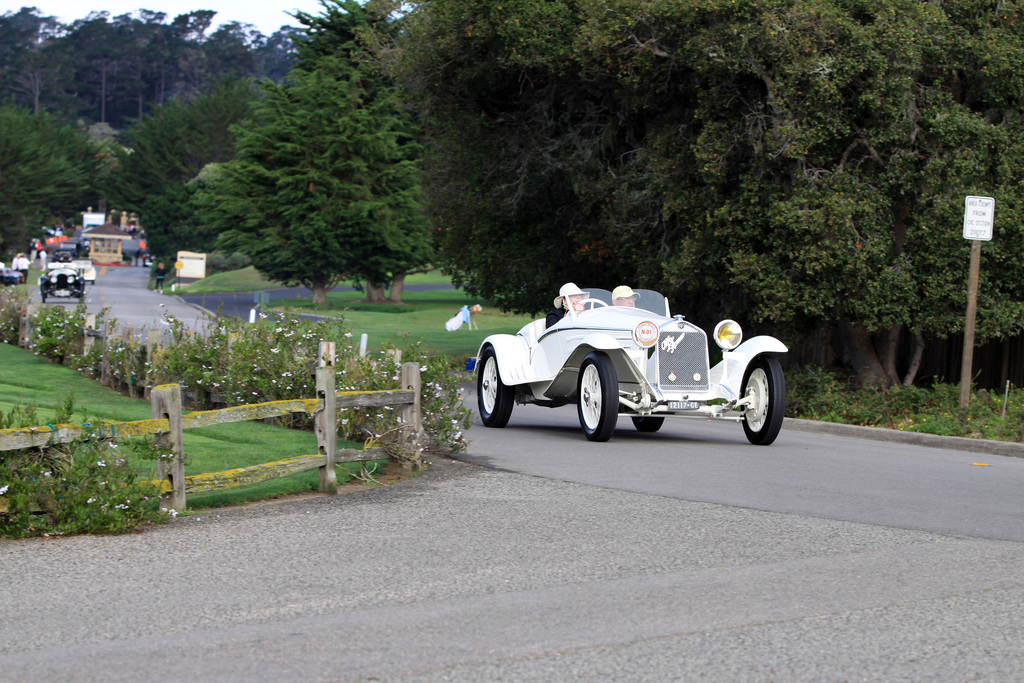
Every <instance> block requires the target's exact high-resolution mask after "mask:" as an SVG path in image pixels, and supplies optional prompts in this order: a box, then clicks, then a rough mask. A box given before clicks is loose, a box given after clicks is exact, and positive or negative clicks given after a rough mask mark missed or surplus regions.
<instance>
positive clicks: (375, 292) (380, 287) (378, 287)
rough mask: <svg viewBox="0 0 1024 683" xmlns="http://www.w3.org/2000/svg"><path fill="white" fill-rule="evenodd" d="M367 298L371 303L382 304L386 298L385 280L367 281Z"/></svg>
mask: <svg viewBox="0 0 1024 683" xmlns="http://www.w3.org/2000/svg"><path fill="white" fill-rule="evenodd" d="M366 300H367V301H368V302H369V303H371V304H382V303H384V302H385V301H386V300H385V298H384V283H383V282H367V283H366Z"/></svg>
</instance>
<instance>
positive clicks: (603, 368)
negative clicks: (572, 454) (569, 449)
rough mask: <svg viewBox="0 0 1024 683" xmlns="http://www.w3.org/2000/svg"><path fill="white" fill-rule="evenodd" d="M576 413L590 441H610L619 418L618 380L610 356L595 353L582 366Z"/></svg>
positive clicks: (578, 383) (577, 386) (588, 355)
mask: <svg viewBox="0 0 1024 683" xmlns="http://www.w3.org/2000/svg"><path fill="white" fill-rule="evenodd" d="M576 389H577V404H576V405H577V411H578V413H579V417H580V426H581V427H583V433H584V434H586V435H587V438H588V439H589V440H591V441H607V440H608V439H610V438H611V437H612V433H613V432H614V431H615V422H616V421H617V420H618V418H619V378H618V375H617V374H616V372H615V365H614V364H613V363H612V361H611V359H610V358H609V357H608V354H605V353H600V352H598V351H593V352H591V353H589V354H587V357H586V358H584V359H583V364H582V365H580V376H579V380H578V381H577V385H576Z"/></svg>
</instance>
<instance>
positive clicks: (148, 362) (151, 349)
mask: <svg viewBox="0 0 1024 683" xmlns="http://www.w3.org/2000/svg"><path fill="white" fill-rule="evenodd" d="M161 336H162V335H161V333H160V332H158V331H156V330H150V331H149V334H147V335H146V358H145V360H144V361H143V362H144V363H145V369H146V371H145V373H143V374H144V376H145V379H144V380H143V381H144V384H143V386H142V398H149V395H150V392H151V391H152V390H153V387H152V386H151V385H152V384H153V380H152V379H151V376H152V370H153V356H154V355H156V351H157V349H158V348H159V347H160V341H161Z"/></svg>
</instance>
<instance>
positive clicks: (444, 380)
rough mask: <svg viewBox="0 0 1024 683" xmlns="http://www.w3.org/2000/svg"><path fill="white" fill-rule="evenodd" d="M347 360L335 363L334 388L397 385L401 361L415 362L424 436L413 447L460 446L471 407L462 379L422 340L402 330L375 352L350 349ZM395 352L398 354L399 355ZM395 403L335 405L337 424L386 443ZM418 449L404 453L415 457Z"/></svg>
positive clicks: (394, 424) (450, 449)
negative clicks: (338, 407) (363, 354)
mask: <svg viewBox="0 0 1024 683" xmlns="http://www.w3.org/2000/svg"><path fill="white" fill-rule="evenodd" d="M348 348H349V349H350V350H351V352H352V354H351V356H350V357H349V360H348V362H347V363H345V364H342V363H339V367H338V377H337V382H338V389H339V390H340V391H346V390H348V391H359V390H376V389H394V388H396V387H399V386H400V380H401V376H402V364H403V363H418V364H419V366H420V382H421V392H422V393H421V396H420V413H421V419H422V420H423V429H424V431H425V433H426V437H427V442H426V443H422V444H420V445H419V447H418V448H419V450H420V452H422V450H425V449H430V450H437V451H440V452H445V453H457V452H459V451H462V450H464V449H465V448H466V445H467V442H466V439H465V436H464V434H465V430H467V429H469V424H470V417H471V413H470V410H469V408H467V407H466V405H465V403H464V401H463V397H462V382H461V380H460V378H459V375H458V373H457V372H455V370H456V368H455V367H454V366H453V364H452V361H451V360H450V359H448V358H447V357H445V356H442V355H438V354H432V353H429V352H428V351H427V350H426V349H424V348H423V345H422V343H420V342H414V341H411V340H410V339H409V337H408V335H406V336H404V337H402V338H400V339H391V340H388V342H387V343H385V344H384V348H383V350H382V351H381V352H380V354H379V355H378V356H375V357H372V358H359V356H358V353H356V352H355V349H353V348H352V347H348ZM399 358H400V359H401V360H399ZM398 412H399V409H398V408H397V407H393V406H383V407H380V408H360V409H350V410H344V411H341V414H340V416H339V426H340V429H341V433H342V434H343V435H344V436H345V438H347V439H352V440H357V441H370V442H375V443H380V444H383V445H386V446H391V445H392V444H393V443H394V442H395V440H396V438H397V435H398V434H397V428H398V427H400V425H399V423H398V415H397V413H398ZM419 455H420V453H414V454H404V456H403V457H406V458H411V459H413V460H417V459H418V458H419Z"/></svg>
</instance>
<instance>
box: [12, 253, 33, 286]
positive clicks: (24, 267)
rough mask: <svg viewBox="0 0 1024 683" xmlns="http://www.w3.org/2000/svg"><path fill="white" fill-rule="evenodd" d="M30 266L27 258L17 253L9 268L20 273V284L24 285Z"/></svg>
mask: <svg viewBox="0 0 1024 683" xmlns="http://www.w3.org/2000/svg"><path fill="white" fill-rule="evenodd" d="M31 265H32V264H31V263H29V261H28V258H26V257H25V255H24V254H22V253H21V252H18V255H17V256H15V257H14V260H13V261H12V262H11V268H14V269H15V270H17V271H18V272H20V273H21V282H22V283H23V284H24V283H26V282H28V269H29V266H31Z"/></svg>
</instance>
